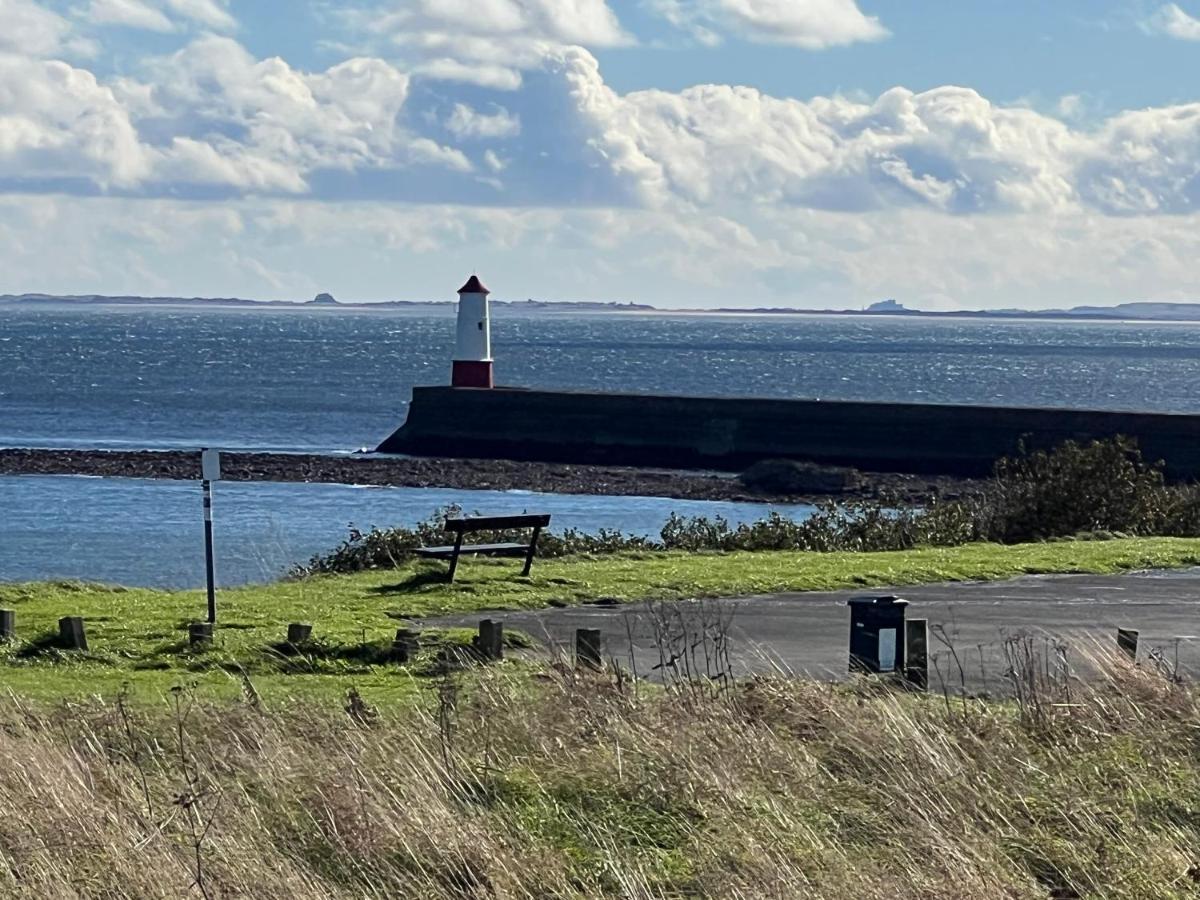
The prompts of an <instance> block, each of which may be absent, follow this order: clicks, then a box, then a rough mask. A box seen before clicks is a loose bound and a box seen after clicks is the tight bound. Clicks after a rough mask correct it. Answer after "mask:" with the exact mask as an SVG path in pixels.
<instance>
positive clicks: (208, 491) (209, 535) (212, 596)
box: [203, 479, 217, 624]
mask: <svg viewBox="0 0 1200 900" xmlns="http://www.w3.org/2000/svg"><path fill="white" fill-rule="evenodd" d="M203 484H204V573H205V575H206V576H207V582H208V621H209V622H210V623H211V624H216V621H217V574H216V565H215V563H214V562H213V520H212V482H211V481H209V480H207V479H205V480H204V482H203Z"/></svg>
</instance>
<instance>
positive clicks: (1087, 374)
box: [0, 307, 1200, 452]
mask: <svg viewBox="0 0 1200 900" xmlns="http://www.w3.org/2000/svg"><path fill="white" fill-rule="evenodd" d="M453 324H454V323H453V311H452V310H451V309H450V308H447V310H446V312H445V313H442V314H438V315H429V314H426V313H421V314H416V313H410V312H402V311H389V312H374V311H352V310H349V311H328V312H327V311H299V310H297V311H289V310H283V311H273V310H245V311H243V310H238V311H230V312H198V311H195V310H187V309H174V310H170V309H145V308H141V309H135V308H112V307H110V308H105V309H84V310H79V309H63V308H56V309H44V310H36V311H28V310H22V311H14V310H11V309H10V310H3V309H0V446H49V447H64V446H66V447H76V446H77V447H155V448H163V447H196V446H202V445H211V446H222V447H226V448H229V449H234V448H255V449H267V448H270V449H296V450H301V449H302V450H321V451H332V452H337V451H350V450H356V449H358V448H360V447H373V446H375V445H376V444H377V443H378V442H379V441H380V440H381V439H383V438H384V437H386V436H387V435H388V434H389V433H390V432H391V431H392V430H393V429H394V428H395V427H396V426H397V425H398V424H399V423H400V422H401V421H403V419H404V415H405V409H406V406H407V403H408V399H409V394H410V391H411V389H412V387H413V385H418V384H441V383H445V382H446V381H447V380H448V378H449V369H450V362H449V360H450V354H451V347H452V343H453ZM494 355H495V357H496V377H497V380H498V381H499V382H500V383H502V384H511V385H519V386H527V387H541V388H572V389H590V390H623V391H647V392H661V393H669V394H694V395H730V396H738V395H741V396H770V397H820V398H826V399H849V400H880V401H916V402H937V403H989V404H1000V405H1004V404H1023V405H1045V406H1085V407H1097V408H1109V409H1136V410H1173V411H1188V412H1200V391H1197V389H1196V387H1197V385H1198V384H1200V327H1197V326H1195V325H1175V324H1145V323H1140V324H1122V323H1101V322H1062V323H1059V322H1042V321H1039V322H993V321H967V320H930V319H903V318H878V317H817V316H808V317H786V318H780V317H771V316H758V317H734V316H729V317H724V316H723V317H697V316H690V317H689V316H627V315H621V316H614V315H558V314H554V315H546V314H542V315H521V314H514V313H507V314H506V313H499V314H498V315H497V316H496V321H495V322H494Z"/></svg>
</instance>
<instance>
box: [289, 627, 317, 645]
mask: <svg viewBox="0 0 1200 900" xmlns="http://www.w3.org/2000/svg"><path fill="white" fill-rule="evenodd" d="M312 629H313V627H312V626H311V625H308V624H305V623H304V622H292V623H291V624H290V625H288V631H287V642H288V643H289V644H291V645H292V646H293V647H296V646H299V645H300V644H307V643H308V642H309V641H310V640H312Z"/></svg>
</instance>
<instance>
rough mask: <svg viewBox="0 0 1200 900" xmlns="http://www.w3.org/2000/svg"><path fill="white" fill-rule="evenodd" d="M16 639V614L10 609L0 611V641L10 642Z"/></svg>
mask: <svg viewBox="0 0 1200 900" xmlns="http://www.w3.org/2000/svg"><path fill="white" fill-rule="evenodd" d="M16 637H17V614H16V612H14V611H13V610H11V609H0V641H12V640H16Z"/></svg>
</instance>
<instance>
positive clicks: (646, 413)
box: [378, 387, 1200, 479]
mask: <svg viewBox="0 0 1200 900" xmlns="http://www.w3.org/2000/svg"><path fill="white" fill-rule="evenodd" d="M1114 435H1127V436H1129V437H1133V438H1136V439H1137V441H1138V442H1139V444H1140V446H1141V448H1142V450H1143V452H1144V454H1145V456H1146V458H1147V459H1149V460H1160V459H1161V460H1163V461H1164V462H1165V463H1166V468H1167V473H1168V475H1169V476H1171V477H1173V478H1180V479H1184V478H1186V479H1191V478H1196V477H1198V476H1200V416H1197V415H1182V414H1149V413H1132V412H1108V411H1102V410H1075V409H1048V408H1022V407H994V406H952V405H935V404H896V403H860V402H843V401H822V400H766V399H743V398H712V397H669V396H656V395H649V394H608V393H583V392H568V391H541V390H523V389H518V388H495V389H491V390H476V389H463V388H452V387H418V388H414V389H413V397H412V405H411V407H410V409H409V414H408V420H407V421H406V422H405V423H404V425H402V426H401V427H400V428H399V429H397V430H396V431H395V432H394V433H393V434H392V435H391V436H389V437H388V438H387V439H386V440H385V441H384V442H383V443H382V444H380V446H379V448H378V450H379V452H381V453H404V454H410V455H416V456H455V457H477V458H485V459H513V460H538V461H544V462H560V463H591V464H606V465H619V466H655V467H673V468H708V469H716V470H724V471H738V470H741V469H744V468H745V467H747V466H748V465H750V464H752V463H754V462H756V461H758V460H761V459H767V458H772V457H786V458H793V459H805V460H812V461H814V462H818V463H822V464H825V465H833V466H848V467H853V468H856V469H862V470H866V471H871V472H902V473H912V474H928V475H934V474H938V475H956V476H963V477H975V476H982V475H986V474H988V472H990V470H991V468H992V465H993V463H994V462H995V460H997V459H998V458H1000V457H1002V456H1006V455H1011V454H1013V453H1015V452H1017V451H1018V449H1019V447H1020V446H1021V444H1022V442H1025V444H1026V445H1027V446H1029V447H1033V448H1048V447H1052V446H1054V445H1056V444H1059V443H1061V442H1063V441H1065V440H1090V439H1097V438H1105V437H1112V436H1114Z"/></svg>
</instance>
